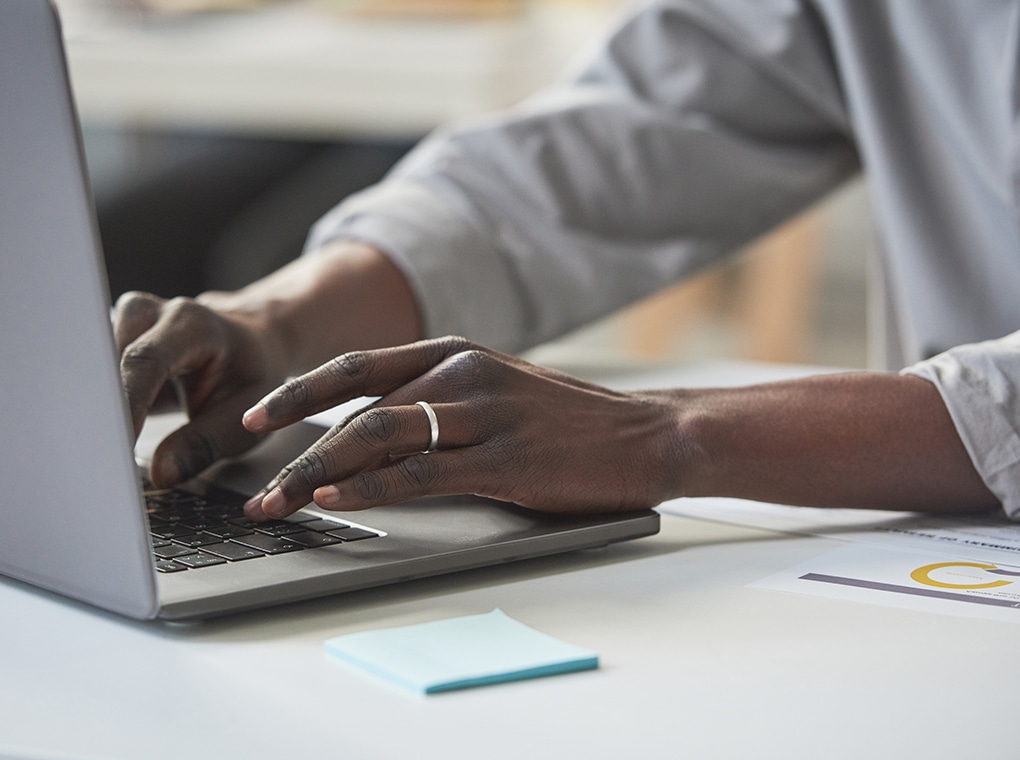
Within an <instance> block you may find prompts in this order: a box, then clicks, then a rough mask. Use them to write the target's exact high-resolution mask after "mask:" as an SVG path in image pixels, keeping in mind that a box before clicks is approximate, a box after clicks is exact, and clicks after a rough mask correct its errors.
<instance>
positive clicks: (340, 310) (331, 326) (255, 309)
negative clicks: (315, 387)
mask: <svg viewBox="0 0 1020 760" xmlns="http://www.w3.org/2000/svg"><path fill="white" fill-rule="evenodd" d="M199 300H200V301H201V302H202V303H204V304H205V305H208V306H210V307H212V308H214V309H216V310H217V311H219V312H220V313H222V314H224V315H225V316H229V317H233V318H235V319H236V320H238V321H241V322H243V323H244V324H246V325H247V326H248V327H249V328H250V329H252V330H254V331H255V332H256V333H258V334H259V335H260V336H261V338H262V339H263V340H264V342H265V344H266V345H267V346H268V348H269V350H271V351H272V352H273V355H274V356H275V357H277V358H278V360H279V362H280V364H281V365H282V366H283V367H285V370H286V374H291V375H293V374H299V373H302V372H305V371H307V370H309V369H311V368H313V367H316V366H318V365H319V364H321V363H323V362H324V361H326V360H328V359H331V358H332V357H334V356H336V355H338V354H342V353H345V352H347V351H352V350H358V349H368V348H380V347H383V346H392V345H399V344H402V343H410V342H412V341H415V340H418V339H419V338H420V337H421V334H422V326H421V319H420V317H419V311H418V305H417V300H416V299H415V296H414V294H413V292H412V290H411V287H410V285H409V284H408V282H407V280H406V279H405V277H404V276H403V274H402V273H401V272H400V270H399V269H397V267H396V266H395V265H394V264H393V263H392V262H391V261H390V259H389V258H388V257H387V256H386V255H385V254H384V253H382V252H381V251H379V250H377V249H376V248H373V247H371V246H369V245H366V244H363V243H359V242H354V241H337V242H334V243H330V244H328V245H326V246H324V247H323V248H321V249H319V250H317V251H314V252H312V253H309V254H307V255H305V256H302V257H300V258H299V259H296V260H294V261H292V262H291V263H290V264H288V265H287V266H285V267H283V268H281V269H279V270H277V271H276V272H274V273H273V274H271V275H269V276H268V277H265V278H263V279H261V280H258V281H256V282H254V283H252V284H251V285H248V286H246V287H244V288H242V289H241V290H238V291H235V292H233V293H204V294H202V295H201V296H199Z"/></svg>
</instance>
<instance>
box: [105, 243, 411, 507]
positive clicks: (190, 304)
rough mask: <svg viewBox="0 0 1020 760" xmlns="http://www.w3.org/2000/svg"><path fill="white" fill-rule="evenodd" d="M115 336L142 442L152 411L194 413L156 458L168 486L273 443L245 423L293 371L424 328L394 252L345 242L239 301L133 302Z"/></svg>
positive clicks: (404, 338) (117, 320)
mask: <svg viewBox="0 0 1020 760" xmlns="http://www.w3.org/2000/svg"><path fill="white" fill-rule="evenodd" d="M114 333H115V335H116V338H117V344H118V348H119V350H120V354H121V379H122V381H123V384H124V388H125V391H126V393H127V398H128V403H129V404H130V407H131V419H132V422H133V423H134V428H135V435H137V434H138V432H139V431H140V430H141V428H142V424H143V423H144V422H145V418H146V416H148V415H149V414H150V413H153V412H158V411H165V410H166V409H167V408H168V407H170V406H171V405H172V408H174V409H183V410H184V411H185V412H187V414H188V418H189V419H188V422H187V424H185V425H184V426H183V427H182V428H180V429H179V430H177V431H175V432H174V433H172V434H170V435H169V436H168V437H167V438H166V440H164V441H163V442H162V443H161V444H160V445H159V446H158V447H157V448H156V451H155V453H154V454H153V458H152V472H151V478H152V481H153V483H154V484H155V485H157V486H159V487H163V488H165V487H168V486H171V485H173V484H175V483H179V482H181V481H183V480H186V479H188V478H190V477H193V476H195V475H197V474H198V473H200V472H201V471H202V470H204V469H205V468H206V467H208V466H209V465H211V464H213V463H214V462H215V461H216V460H218V459H220V458H222V457H227V456H235V455H237V454H241V453H243V452H244V451H247V450H248V449H249V448H251V447H252V446H253V445H254V444H255V443H256V442H257V441H258V440H259V438H260V437H261V436H259V435H256V434H254V433H252V432H250V431H248V430H245V428H244V427H243V426H242V425H241V416H242V415H243V414H244V412H245V410H247V409H249V408H250V407H252V406H253V405H255V404H256V403H257V402H258V401H260V400H261V399H262V397H263V396H265V395H266V394H268V393H269V392H270V391H272V390H273V389H275V388H276V387H278V386H279V385H280V384H282V383H283V381H284V380H286V378H287V377H288V376H289V375H293V374H299V373H302V372H304V371H306V370H308V369H310V368H312V367H314V366H317V365H319V364H321V363H323V362H324V361H326V360H327V359H328V358H330V357H333V356H337V355H339V354H342V353H345V352H347V351H351V350H355V349H369V348H379V347H383V346H392V345H398V344H403V343H410V342H412V341H415V340H418V339H419V338H420V337H421V320H420V318H419V315H418V306H417V303H416V301H415V298H414V295H413V293H412V292H411V289H410V287H409V285H408V283H407V281H406V280H405V279H404V276H403V275H402V274H401V272H400V270H399V269H398V268H397V267H396V266H394V265H393V263H392V262H391V261H390V259H389V258H388V257H387V256H386V255H384V254H383V253H382V252H380V251H379V250H377V249H375V248H373V247H371V246H368V245H364V244H361V243H358V242H355V241H339V242H336V243H331V244H328V245H326V246H324V247H323V248H321V249H319V250H318V251H315V252H313V253H309V254H307V255H305V256H301V257H300V258H298V259H296V260H295V261H292V262H291V263H290V264H287V265H286V266H284V267H282V268H281V269H278V270H277V271H276V272H273V273H272V274H270V275H269V276H267V277H265V278H263V279H261V280H259V281H257V282H254V283H252V284H251V285H248V286H247V287H245V288H242V289H241V290H238V291H236V292H232V293H225V292H209V293H203V294H202V295H200V296H198V297H197V298H194V299H191V298H174V299H171V300H165V299H162V298H159V297H157V296H154V295H149V294H147V293H128V294H125V295H124V296H122V297H121V298H120V299H118V301H117V305H116V307H115V309H114Z"/></svg>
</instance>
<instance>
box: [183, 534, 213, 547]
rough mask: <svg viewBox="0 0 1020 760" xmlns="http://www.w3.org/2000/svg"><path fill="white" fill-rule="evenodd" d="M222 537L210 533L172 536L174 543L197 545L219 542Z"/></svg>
mask: <svg viewBox="0 0 1020 760" xmlns="http://www.w3.org/2000/svg"><path fill="white" fill-rule="evenodd" d="M221 540H222V539H220V537H219V536H214V535H213V534H212V533H189V534H188V535H185V536H174V543H175V544H180V545H181V546H191V547H199V546H205V545H206V544H215V543H219V542H220V541H221Z"/></svg>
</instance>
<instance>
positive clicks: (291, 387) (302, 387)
mask: <svg viewBox="0 0 1020 760" xmlns="http://www.w3.org/2000/svg"><path fill="white" fill-rule="evenodd" d="M310 395H311V394H310V390H309V388H308V383H306V382H305V381H304V380H303V379H302V378H295V379H294V380H290V381H288V382H286V383H284V384H283V385H282V386H280V389H279V391H277V393H276V395H275V399H274V400H277V401H282V402H283V403H284V404H286V405H287V406H301V405H302V404H305V403H307V401H308V399H309V397H310Z"/></svg>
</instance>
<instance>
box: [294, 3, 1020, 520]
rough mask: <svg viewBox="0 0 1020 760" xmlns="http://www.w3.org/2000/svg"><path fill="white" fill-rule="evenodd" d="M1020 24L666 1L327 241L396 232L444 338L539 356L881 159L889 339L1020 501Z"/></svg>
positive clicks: (342, 211) (981, 15)
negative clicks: (543, 347)
mask: <svg viewBox="0 0 1020 760" xmlns="http://www.w3.org/2000/svg"><path fill="white" fill-rule="evenodd" d="M1018 22H1020V3H1018V2H1017V1H1016V0H966V1H965V0H814V1H813V2H812V1H809V0H801V1H798V0H700V1H693V0H691V1H688V0H658V1H657V2H650V3H646V4H644V5H641V6H639V7H637V8H636V9H635V10H634V12H633V13H632V14H631V15H630V16H629V17H628V18H627V19H626V20H625V21H624V23H623V24H622V25H621V26H620V28H619V29H618V30H617V31H616V32H615V33H614V34H613V35H612V36H611V37H610V38H609V39H608V40H607V41H606V43H605V44H604V45H603V46H601V47H600V48H599V49H598V50H597V51H596V52H594V53H593V54H592V55H591V56H590V57H589V58H587V59H586V60H584V61H581V62H580V63H579V65H578V66H577V67H576V68H575V69H574V70H573V71H572V72H570V73H569V75H567V76H566V77H564V79H563V80H562V81H561V82H559V83H557V84H556V85H555V86H553V87H551V88H549V89H547V90H546V91H544V92H542V93H540V94H538V95H536V96H535V97H533V98H531V99H529V100H528V101H527V102H525V103H523V104H522V105H521V106H519V107H518V108H516V109H514V110H512V111H511V112H508V113H504V114H500V115H498V116H495V117H491V118H486V119H482V120H478V121H475V122H473V123H470V124H461V125H458V126H456V127H451V128H449V129H446V130H442V131H441V132H439V133H437V134H435V135H433V136H431V137H430V138H429V139H427V140H426V141H425V142H424V143H423V144H422V145H421V146H420V147H419V148H418V149H416V150H415V151H414V152H413V153H412V154H411V155H410V156H409V157H408V158H407V159H406V160H405V161H404V162H402V163H401V165H399V166H398V167H397V168H396V169H395V170H394V171H393V172H392V174H391V175H390V176H389V177H388V178H387V179H386V180H385V181H384V182H383V183H381V184H380V185H378V186H376V187H374V188H372V189H370V190H368V191H365V192H364V193H361V194H359V195H357V196H355V197H352V198H350V199H348V200H347V201H345V202H344V203H343V204H341V205H340V206H339V207H338V208H337V209H335V210H334V211H332V212H331V213H330V214H329V215H327V216H326V217H325V218H324V219H323V220H321V221H320V222H319V223H318V224H317V225H316V227H315V228H314V229H313V232H312V235H311V237H310V239H309V247H311V248H314V247H318V246H320V245H322V244H323V243H325V242H327V241H329V240H334V239H338V238H355V239H360V240H364V241H367V242H370V243H373V244H375V245H377V246H378V247H379V248H381V249H382V250H384V251H386V252H387V253H388V254H389V255H390V256H392V258H393V259H394V261H396V262H397V264H398V265H399V266H400V267H401V269H402V270H403V271H404V272H405V274H406V275H407V276H408V278H409V280H410V282H411V284H412V286H413V287H414V289H415V291H416V293H417V296H418V298H419V301H420V303H421V306H422V310H423V316H424V320H425V324H426V330H427V332H428V333H429V334H430V335H439V334H446V333H459V334H463V335H467V336H468V337H471V338H472V339H474V340H477V341H479V342H481V343H485V344H488V345H492V346H494V347H497V348H502V349H505V350H518V349H521V348H523V347H526V346H530V345H534V344H537V343H540V342H543V341H545V340H548V339H550V338H553V337H555V336H557V335H559V334H561V333H563V332H565V331H567V330H569V329H572V328H574V327H576V326H578V325H581V324H583V323H585V322H588V321H590V320H592V319H595V318H597V317H600V316H602V315H604V314H606V313H608V312H611V311H613V310H615V309H617V308H619V307H621V306H623V305H625V304H628V303H630V302H632V301H634V300H636V299H639V298H642V297H644V296H646V295H648V294H649V293H652V292H654V291H655V290H658V289H660V288H663V287H666V286H668V285H670V284H672V283H673V282H675V281H676V280H678V279H680V278H682V277H684V276H685V275H688V274H690V273H692V272H694V271H697V270H698V269H699V268H701V267H704V266H706V265H709V264H711V263H713V262H716V261H718V260H719V259H720V258H721V257H723V256H725V255H726V254H728V253H729V252H731V251H734V250H736V249H737V248H739V247H740V246H741V245H743V244H744V243H746V242H748V241H749V240H751V239H753V238H754V237H756V236H758V235H760V234H762V233H764V232H766V231H767V230H768V229H770V228H771V227H773V226H775V225H777V224H778V223H780V222H781V221H783V220H785V219H786V218H788V217H790V216H791V215H793V214H795V213H796V212H797V211H799V210H801V209H802V208H804V207H805V206H807V205H808V204H810V203H812V202H814V201H816V200H817V199H819V198H820V197H822V196H823V195H825V194H826V193H827V192H828V191H829V190H831V189H832V188H833V187H835V186H837V185H838V184H840V183H841V182H843V181H844V180H845V179H847V178H848V177H850V176H852V175H854V174H856V173H858V172H860V171H862V170H863V171H864V172H865V173H866V175H867V177H868V182H869V185H870V189H871V195H872V198H873V201H874V207H875V208H874V217H875V222H876V227H877V234H878V237H879V248H880V250H881V252H882V254H881V257H880V267H879V275H878V277H877V278H876V283H875V288H874V298H873V299H872V302H873V309H872V313H873V316H874V323H873V325H872V328H873V329H872V334H871V337H872V340H873V342H874V344H875V346H874V348H875V349H876V352H875V353H876V355H877V356H878V357H879V358H880V362H881V364H882V365H883V366H884V367H885V368H889V369H900V368H902V367H904V366H906V365H911V366H909V367H908V368H907V369H906V370H905V371H907V372H912V373H914V374H918V375H920V376H922V377H925V378H927V379H929V380H931V381H932V382H934V383H935V384H936V385H937V386H938V388H939V390H940V392H941V393H942V395H943V398H944V399H945V400H946V403H947V406H948V407H949V410H950V413H951V414H952V416H953V419H954V421H955V423H956V425H957V428H958V430H959V431H960V434H961V436H962V438H963V440H964V443H965V445H966V446H967V449H968V451H969V452H970V454H971V457H972V459H973V460H974V463H975V465H976V466H977V468H978V471H979V472H980V473H981V475H982V477H983V478H984V479H985V482H986V483H987V484H988V486H989V487H990V488H991V489H992V491H993V492H994V493H995V494H996V495H997V496H998V497H999V498H1000V500H1001V501H1002V502H1003V504H1004V506H1005V508H1006V510H1007V512H1008V513H1010V514H1020V432H1018V431H1020V336H1013V335H1011V334H1012V333H1013V332H1014V331H1016V330H1018V329H1020V229H1018V225H1017V211H1018V208H1017V197H1018V194H1017V190H1018V178H1020V150H1018V148H1020V121H1018V118H1017V114H1018V106H1020V79H1018V76H1017V74H1018V71H1020V41H1018V31H1020V27H1018ZM1004 336H1008V337H1004ZM954 347H960V348H954ZM951 348H952V349H953V350H951V351H948V349H951ZM932 357H935V358H932Z"/></svg>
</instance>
